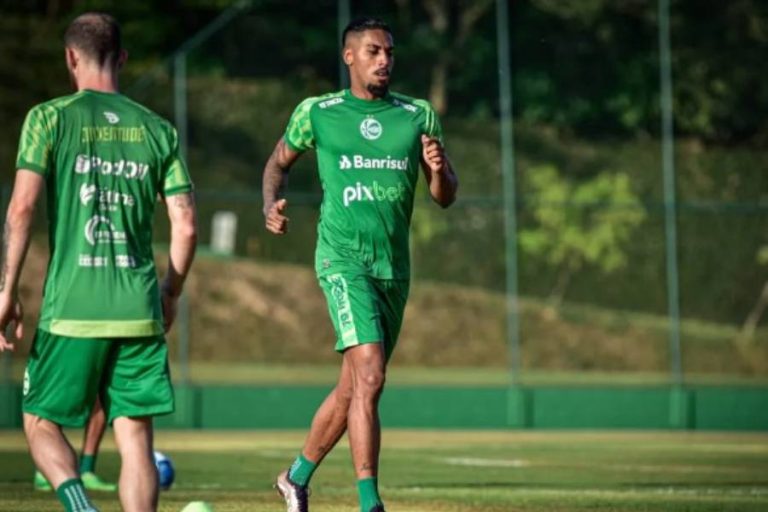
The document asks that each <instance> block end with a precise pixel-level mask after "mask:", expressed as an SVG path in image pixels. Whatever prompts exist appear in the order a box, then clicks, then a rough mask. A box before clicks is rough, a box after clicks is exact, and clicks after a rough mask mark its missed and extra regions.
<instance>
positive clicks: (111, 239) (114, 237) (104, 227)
mask: <svg viewBox="0 0 768 512" xmlns="http://www.w3.org/2000/svg"><path fill="white" fill-rule="evenodd" d="M85 239H86V240H87V241H88V243H89V244H91V245H96V244H109V243H115V244H124V243H125V232H124V231H118V230H117V228H116V227H115V225H114V224H113V223H112V221H111V220H109V218H108V217H104V216H103V215H94V216H93V217H91V218H90V219H89V220H88V222H86V223H85Z"/></svg>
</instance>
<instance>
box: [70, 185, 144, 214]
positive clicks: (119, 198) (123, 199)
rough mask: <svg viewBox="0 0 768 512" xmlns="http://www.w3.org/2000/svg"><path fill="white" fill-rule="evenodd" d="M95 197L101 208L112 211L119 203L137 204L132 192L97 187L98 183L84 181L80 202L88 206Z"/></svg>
mask: <svg viewBox="0 0 768 512" xmlns="http://www.w3.org/2000/svg"><path fill="white" fill-rule="evenodd" d="M94 198H97V200H98V202H99V207H100V208H101V209H104V210H110V211H114V210H116V209H117V206H118V205H122V206H128V207H132V206H134V205H135V204H136V200H135V199H134V198H133V196H132V195H130V194H124V193H122V192H116V191H114V190H109V189H106V188H96V185H88V184H87V183H83V184H82V185H81V186H80V202H81V203H83V206H87V205H88V203H90V202H91V201H92V200H93V199H94Z"/></svg>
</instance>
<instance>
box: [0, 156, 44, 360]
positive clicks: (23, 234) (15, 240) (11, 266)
mask: <svg viewBox="0 0 768 512" xmlns="http://www.w3.org/2000/svg"><path fill="white" fill-rule="evenodd" d="M44 185H45V178H44V177H43V176H42V175H41V174H40V173H37V172H34V171H30V170H27V169H19V170H18V171H17V172H16V180H15V182H14V185H13V194H12V195H11V201H10V203H9V205H8V212H7V213H6V216H5V226H4V228H3V249H2V264H1V266H0V352H1V351H4V350H13V348H14V346H13V343H11V342H9V341H8V339H7V338H6V336H5V330H6V328H7V327H8V325H9V324H11V323H14V324H15V325H14V327H15V329H14V334H15V336H16V339H21V337H22V336H23V335H24V329H23V324H22V318H23V316H24V315H23V309H22V307H21V301H20V300H19V276H20V275H21V269H22V267H23V266H24V258H25V257H26V255H27V249H28V248H29V240H30V234H31V229H32V219H33V217H34V215H35V207H36V206H37V201H38V198H39V197H40V195H41V193H42V190H43V187H44Z"/></svg>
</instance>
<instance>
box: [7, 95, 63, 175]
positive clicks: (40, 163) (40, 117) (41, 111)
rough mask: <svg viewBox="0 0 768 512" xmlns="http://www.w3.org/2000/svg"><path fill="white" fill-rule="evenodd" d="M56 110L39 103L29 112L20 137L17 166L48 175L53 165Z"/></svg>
mask: <svg viewBox="0 0 768 512" xmlns="http://www.w3.org/2000/svg"><path fill="white" fill-rule="evenodd" d="M57 120H58V116H57V114H56V111H55V110H53V109H51V108H45V107H44V106H43V105H38V106H36V107H34V108H33V109H32V110H30V111H29V113H27V118H26V119H25V120H24V126H23V127H22V129H21V137H20V138H19V151H18V154H17V155H16V168H17V169H29V170H30V171H34V172H37V173H40V174H42V175H43V176H47V175H48V174H49V172H50V169H51V167H52V165H51V164H52V154H53V139H54V135H53V133H54V128H55V125H56V122H57Z"/></svg>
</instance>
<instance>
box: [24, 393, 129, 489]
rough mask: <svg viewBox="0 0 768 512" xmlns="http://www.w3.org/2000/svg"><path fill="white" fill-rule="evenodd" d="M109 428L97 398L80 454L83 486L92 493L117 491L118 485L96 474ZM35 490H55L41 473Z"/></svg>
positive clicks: (38, 474) (37, 475) (36, 481)
mask: <svg viewBox="0 0 768 512" xmlns="http://www.w3.org/2000/svg"><path fill="white" fill-rule="evenodd" d="M106 428H107V418H106V415H105V414H104V407H102V405H101V400H99V398H98V397H96V402H95V403H94V404H93V409H92V410H91V417H90V418H88V423H87V424H86V426H85V431H84V432H83V450H82V452H81V453H80V465H79V467H78V470H79V471H80V479H81V480H82V481H83V486H84V487H85V488H86V489H89V490H92V491H116V490H117V485H115V484H113V483H111V482H105V481H104V480H102V479H101V478H99V475H97V474H96V455H97V454H98V452H99V445H100V444H101V440H102V438H103V437H104V430H105V429H106ZM33 485H34V488H35V490H38V491H50V490H52V489H53V488H52V487H51V484H50V483H48V480H46V479H45V476H43V474H42V473H41V472H40V471H35V479H34V481H33Z"/></svg>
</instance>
